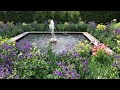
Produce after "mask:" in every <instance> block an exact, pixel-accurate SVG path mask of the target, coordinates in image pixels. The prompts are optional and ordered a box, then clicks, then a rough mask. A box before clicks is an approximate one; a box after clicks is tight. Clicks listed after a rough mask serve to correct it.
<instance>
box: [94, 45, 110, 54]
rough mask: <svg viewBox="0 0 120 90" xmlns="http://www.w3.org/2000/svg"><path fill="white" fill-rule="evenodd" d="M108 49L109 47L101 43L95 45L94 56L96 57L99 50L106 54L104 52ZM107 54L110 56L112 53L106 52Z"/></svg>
mask: <svg viewBox="0 0 120 90" xmlns="http://www.w3.org/2000/svg"><path fill="white" fill-rule="evenodd" d="M106 47H107V45H105V44H103V43H99V44H97V45H94V46H93V49H92V55H94V56H96V55H97V53H98V51H99V50H101V51H103V53H104V50H105V49H106ZM105 54H107V55H109V54H110V52H109V51H105Z"/></svg>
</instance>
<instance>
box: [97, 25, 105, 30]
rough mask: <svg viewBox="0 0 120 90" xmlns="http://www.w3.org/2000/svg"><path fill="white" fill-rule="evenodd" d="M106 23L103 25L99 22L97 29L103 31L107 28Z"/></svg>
mask: <svg viewBox="0 0 120 90" xmlns="http://www.w3.org/2000/svg"><path fill="white" fill-rule="evenodd" d="M106 28H107V27H106V25H103V24H98V25H97V26H96V30H98V31H99V30H101V31H103V30H106Z"/></svg>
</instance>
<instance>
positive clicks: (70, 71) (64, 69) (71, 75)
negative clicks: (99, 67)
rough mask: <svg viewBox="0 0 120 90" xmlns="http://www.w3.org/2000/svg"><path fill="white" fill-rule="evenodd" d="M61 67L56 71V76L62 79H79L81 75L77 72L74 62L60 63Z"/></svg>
mask: <svg viewBox="0 0 120 90" xmlns="http://www.w3.org/2000/svg"><path fill="white" fill-rule="evenodd" d="M58 66H59V68H58V69H56V70H55V71H54V75H55V77H56V76H58V78H62V79H79V78H80V75H79V74H78V73H77V72H76V70H75V66H74V64H70V65H67V66H66V65H64V63H62V62H59V63H58Z"/></svg>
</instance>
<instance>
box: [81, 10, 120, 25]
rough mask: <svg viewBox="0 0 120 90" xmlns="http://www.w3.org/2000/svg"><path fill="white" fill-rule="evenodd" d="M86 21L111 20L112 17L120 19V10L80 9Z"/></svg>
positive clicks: (102, 21)
mask: <svg viewBox="0 0 120 90" xmlns="http://www.w3.org/2000/svg"><path fill="white" fill-rule="evenodd" d="M80 13H81V17H82V19H83V20H84V21H86V22H88V21H96V22H97V23H106V22H110V21H111V20H112V19H114V18H115V19H117V20H118V21H120V19H119V15H120V11H80Z"/></svg>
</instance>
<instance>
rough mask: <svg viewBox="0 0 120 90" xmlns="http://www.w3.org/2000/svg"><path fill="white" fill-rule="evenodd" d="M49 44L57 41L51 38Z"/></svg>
mask: <svg viewBox="0 0 120 90" xmlns="http://www.w3.org/2000/svg"><path fill="white" fill-rule="evenodd" d="M49 43H57V39H56V38H51V39H49Z"/></svg>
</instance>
